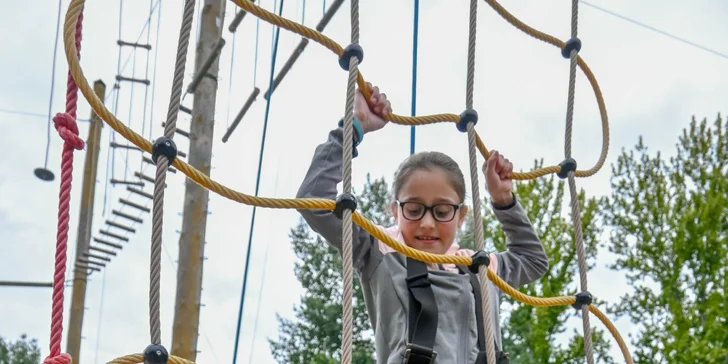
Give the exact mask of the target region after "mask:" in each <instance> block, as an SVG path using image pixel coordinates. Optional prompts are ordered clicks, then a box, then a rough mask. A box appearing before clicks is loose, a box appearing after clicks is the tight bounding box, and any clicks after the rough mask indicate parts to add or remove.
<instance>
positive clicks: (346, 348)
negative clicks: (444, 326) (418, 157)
mask: <svg viewBox="0 0 728 364" xmlns="http://www.w3.org/2000/svg"><path fill="white" fill-rule="evenodd" d="M358 43H359V0H351V44H358ZM360 61H361V60H360V59H357V58H356V57H351V58H350V59H349V81H348V82H347V85H346V108H345V112H344V139H343V140H344V148H343V153H344V155H343V173H342V174H343V179H344V181H343V184H344V186H343V187H344V191H343V192H344V193H350V192H351V169H352V168H351V160H352V158H353V154H354V152H353V142H352V140H353V138H354V125H353V123H354V96H355V87H354V86H355V85H356V78H357V77H356V76H357V73H358V69H359V62H360ZM351 213H352V211H351V210H349V209H345V210H344V214H343V217H342V224H343V226H342V234H343V242H342V249H341V255H342V256H341V259H342V264H343V271H342V278H343V279H344V292H343V293H344V294H343V298H342V300H343V302H342V307H343V311H344V312H343V319H342V325H341V362H342V363H343V364H351V360H352V356H353V348H352V345H353V336H354V308H353V296H354V262H353V251H352V249H353V246H352V245H353V242H352V240H353V231H352V221H351V219H352V217H351Z"/></svg>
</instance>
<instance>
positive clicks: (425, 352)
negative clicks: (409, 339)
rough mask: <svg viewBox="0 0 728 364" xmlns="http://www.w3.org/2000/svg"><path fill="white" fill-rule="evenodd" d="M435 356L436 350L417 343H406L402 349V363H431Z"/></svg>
mask: <svg viewBox="0 0 728 364" xmlns="http://www.w3.org/2000/svg"><path fill="white" fill-rule="evenodd" d="M435 358H437V352H436V351H434V350H432V349H430V348H426V347H424V346H420V345H417V344H411V343H410V344H407V349H405V351H404V361H403V362H402V364H433V363H435Z"/></svg>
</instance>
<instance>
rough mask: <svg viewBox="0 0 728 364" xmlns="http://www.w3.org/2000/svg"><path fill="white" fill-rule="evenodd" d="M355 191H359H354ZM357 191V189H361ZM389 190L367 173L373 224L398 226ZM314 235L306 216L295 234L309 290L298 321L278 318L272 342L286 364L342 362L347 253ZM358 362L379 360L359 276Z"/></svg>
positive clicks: (364, 205) (363, 206) (363, 197)
mask: <svg viewBox="0 0 728 364" xmlns="http://www.w3.org/2000/svg"><path fill="white" fill-rule="evenodd" d="M354 192H355V191H354ZM355 193H356V192H355ZM389 196H390V195H389V191H388V187H387V183H386V182H385V181H384V179H378V180H374V181H372V180H371V178H370V176H367V181H366V184H365V185H364V189H363V191H362V193H361V194H360V195H359V194H357V198H358V205H359V208H358V211H360V212H361V213H362V214H363V215H364V216H366V217H367V218H368V219H370V220H371V221H372V222H374V223H376V224H379V225H383V226H390V225H392V224H393V218H392V216H391V212H390V211H391V210H390V208H389V201H390V197H389ZM313 235H314V234H312V232H311V230H310V229H309V227H308V225H307V224H306V222H305V221H304V220H303V219H301V220H300V221H299V223H298V225H297V226H296V227H295V228H293V229H292V230H291V233H290V234H289V236H290V238H291V244H292V246H293V249H294V251H295V253H296V256H297V257H298V258H299V259H300V261H299V262H296V264H295V266H294V273H295V275H296V277H297V278H298V280H299V281H300V282H301V285H302V286H303V287H304V289H305V290H306V291H305V294H304V295H303V297H301V303H300V305H299V306H297V307H296V308H295V316H296V319H295V320H288V319H285V318H282V317H280V316H279V317H278V322H279V326H280V327H279V333H278V340H277V341H274V340H269V343H270V346H271V351H272V353H273V356H274V358H275V359H276V360H277V361H278V362H279V363H286V364H289V363H290V364H299V363H300V364H338V363H340V362H341V326H342V325H341V315H342V302H341V297H342V294H343V285H342V280H343V277H342V271H341V267H342V263H341V254H340V253H339V252H338V251H337V250H336V249H335V248H333V247H331V246H330V245H329V244H328V243H326V241H324V240H323V239H322V238H321V237H320V236H318V235H315V236H313ZM353 309H354V341H353V344H354V345H353V347H354V353H353V358H352V359H353V360H352V362H353V363H354V364H373V363H375V360H374V342H373V340H372V339H371V336H372V330H371V325H370V323H369V316H368V315H367V311H366V307H365V304H364V296H363V293H362V290H361V285H360V283H359V280H358V278H354V299H353Z"/></svg>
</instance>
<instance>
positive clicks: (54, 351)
mask: <svg viewBox="0 0 728 364" xmlns="http://www.w3.org/2000/svg"><path fill="white" fill-rule="evenodd" d="M82 24H83V10H81V12H80V13H79V14H78V19H77V21H76V50H77V52H78V53H77V55H78V56H79V57H80V54H81V32H82V29H83V25H82ZM77 108H78V85H76V82H75V81H74V79H73V76H72V75H71V72H70V71H69V72H68V79H67V82H66V112H64V113H59V114H57V115H56V116H55V117H53V123H54V125H55V127H56V130H57V131H58V134H59V135H60V136H61V139H63V141H64V143H63V151H62V152H61V187H60V192H59V196H58V230H57V233H56V259H55V269H54V272H53V303H52V306H51V340H50V341H51V343H50V353H49V355H48V357H47V358H45V359H44V360H43V363H44V364H70V363H71V361H72V358H71V356H70V355H69V354H67V353H61V339H62V337H63V301H64V298H63V290H64V289H65V287H64V282H65V275H66V251H67V249H68V222H69V221H70V219H71V218H70V210H71V206H70V202H71V185H72V180H73V151H74V150H81V149H83V148H84V141H83V139H81V138H79V136H78V124H76V110H77Z"/></svg>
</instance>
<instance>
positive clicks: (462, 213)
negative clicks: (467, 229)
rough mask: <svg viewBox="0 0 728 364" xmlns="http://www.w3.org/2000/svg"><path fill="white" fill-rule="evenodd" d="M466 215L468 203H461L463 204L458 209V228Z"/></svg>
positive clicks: (461, 225)
mask: <svg viewBox="0 0 728 364" xmlns="http://www.w3.org/2000/svg"><path fill="white" fill-rule="evenodd" d="M466 216H468V205H465V204H463V206H462V207H461V208H460V209H459V211H458V229H459V228H461V227H463V223H464V222H465V217H466Z"/></svg>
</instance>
